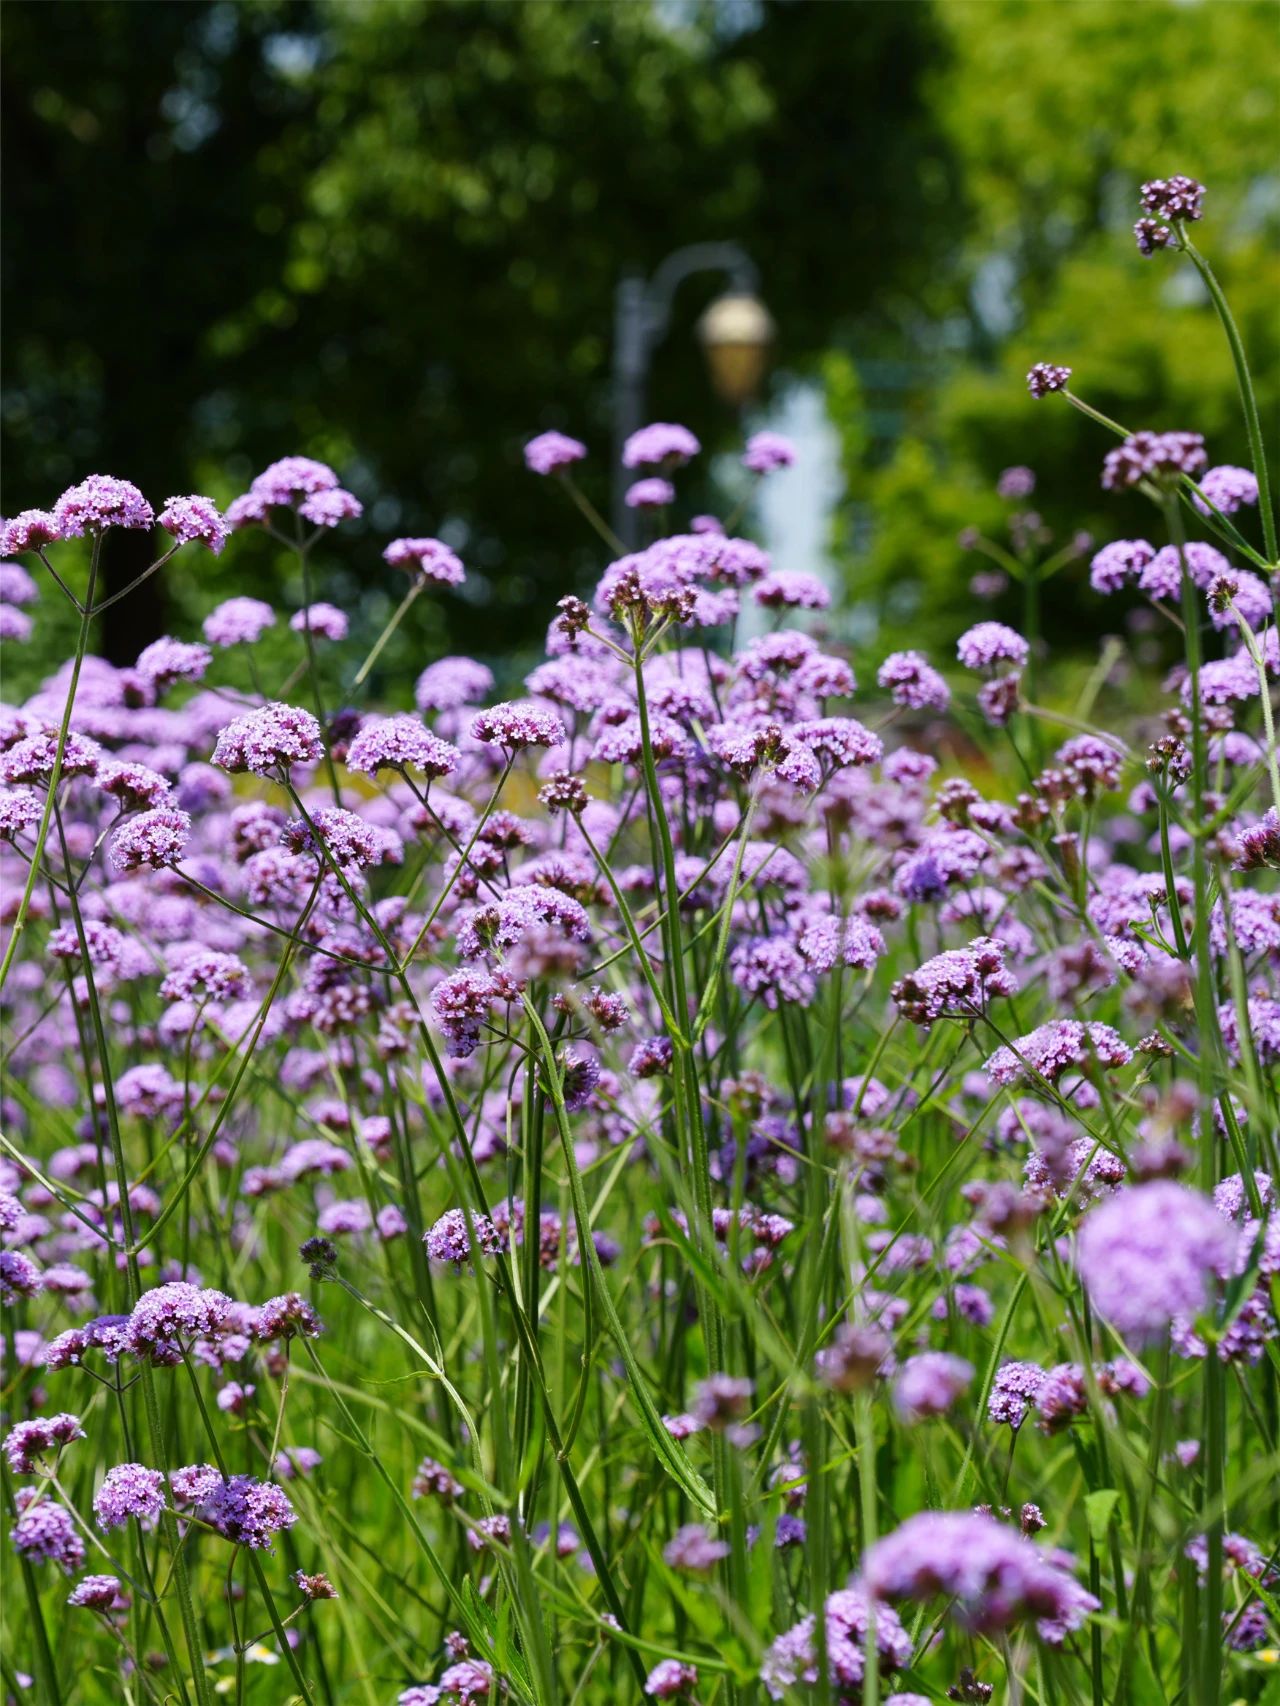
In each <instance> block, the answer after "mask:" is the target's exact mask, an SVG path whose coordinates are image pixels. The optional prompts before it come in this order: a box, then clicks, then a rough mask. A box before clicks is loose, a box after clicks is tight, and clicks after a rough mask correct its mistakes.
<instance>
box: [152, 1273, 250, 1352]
mask: <svg viewBox="0 0 1280 1706" xmlns="http://www.w3.org/2000/svg"><path fill="white" fill-rule="evenodd" d="M231 1309H232V1303H231V1299H230V1298H229V1297H228V1296H227V1295H226V1294H225V1292H221V1291H214V1290H212V1289H211V1288H204V1287H200V1286H195V1285H191V1284H189V1283H188V1282H187V1281H186V1280H172V1281H170V1282H169V1283H168V1284H167V1285H158V1286H154V1287H153V1288H152V1289H151V1290H150V1291H144V1292H143V1294H142V1296H141V1297H140V1298H139V1299H138V1301H137V1302H136V1303H135V1304H134V1306H133V1312H132V1314H131V1315H130V1316H129V1325H128V1329H127V1342H128V1347H129V1349H130V1351H131V1352H132V1353H133V1355H134V1356H136V1357H142V1358H146V1359H148V1360H150V1361H153V1362H178V1361H180V1360H181V1357H182V1347H183V1345H184V1344H189V1343H190V1342H191V1340H193V1339H210V1338H216V1337H217V1335H218V1334H219V1333H221V1332H222V1330H223V1329H224V1327H225V1326H226V1325H227V1322H228V1319H229V1318H230V1315H231Z"/></svg>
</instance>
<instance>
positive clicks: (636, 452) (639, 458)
mask: <svg viewBox="0 0 1280 1706" xmlns="http://www.w3.org/2000/svg"><path fill="white" fill-rule="evenodd" d="M701 449H702V446H701V445H700V444H699V443H698V441H697V439H696V438H695V437H694V436H693V434H692V433H691V432H690V431H689V429H688V427H684V426H678V425H676V424H675V423H673V422H670V421H654V422H653V424H652V425H651V426H646V427H641V428H640V430H639V431H638V432H633V433H632V434H631V437H630V438H629V439H628V440H627V441H626V443H625V444H624V445H623V447H622V466H623V467H624V468H662V467H668V468H678V467H680V465H681V464H682V463H685V462H687V461H688V460H689V459H690V457H692V456H696V455H697V454H698V452H699V451H700V450H701Z"/></svg>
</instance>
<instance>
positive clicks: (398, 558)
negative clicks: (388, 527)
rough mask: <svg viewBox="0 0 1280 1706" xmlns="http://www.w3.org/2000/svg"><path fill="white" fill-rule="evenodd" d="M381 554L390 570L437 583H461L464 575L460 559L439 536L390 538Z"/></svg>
mask: <svg viewBox="0 0 1280 1706" xmlns="http://www.w3.org/2000/svg"><path fill="white" fill-rule="evenodd" d="M382 557H383V561H384V562H387V563H390V565H391V567H392V568H393V569H404V570H405V572H406V573H407V574H411V575H413V576H415V577H416V578H417V579H418V580H421V581H435V583H436V585H437V586H461V585H462V583H463V581H465V580H466V578H467V571H466V570H465V569H464V568H463V566H462V560H461V558H460V557H459V556H458V555H457V553H456V552H454V551H451V550H450V549H449V547H448V546H447V545H445V544H444V543H442V541H441V540H439V539H393V540H392V541H391V543H390V544H389V545H388V546H387V548H386V550H385V551H384V552H383V553H382Z"/></svg>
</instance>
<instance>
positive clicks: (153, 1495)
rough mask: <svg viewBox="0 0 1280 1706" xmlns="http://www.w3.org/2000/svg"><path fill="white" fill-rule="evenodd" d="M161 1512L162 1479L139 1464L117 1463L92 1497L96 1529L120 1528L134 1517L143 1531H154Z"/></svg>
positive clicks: (156, 1473)
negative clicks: (96, 1523)
mask: <svg viewBox="0 0 1280 1706" xmlns="http://www.w3.org/2000/svg"><path fill="white" fill-rule="evenodd" d="M163 1509H164V1476H163V1475H162V1474H161V1473H160V1471H159V1470H158V1469H148V1468H147V1467H146V1466H145V1465H144V1464H141V1463H117V1464H116V1466H115V1468H114V1469H108V1470H107V1473H106V1475H105V1476H104V1477H103V1481H102V1485H101V1486H100V1487H99V1488H98V1491H97V1492H96V1493H95V1494H94V1497H93V1514H94V1516H96V1517H97V1519H98V1526H99V1528H107V1529H110V1528H123V1527H124V1525H125V1523H127V1522H128V1520H129V1518H130V1517H136V1518H137V1520H138V1525H139V1527H141V1528H144V1529H151V1528H154V1527H155V1525H156V1523H157V1522H158V1521H159V1518H160V1513H161V1511H162V1510H163Z"/></svg>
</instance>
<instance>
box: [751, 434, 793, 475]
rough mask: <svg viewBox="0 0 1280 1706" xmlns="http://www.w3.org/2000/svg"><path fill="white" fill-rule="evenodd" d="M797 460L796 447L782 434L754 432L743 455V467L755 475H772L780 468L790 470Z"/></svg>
mask: <svg viewBox="0 0 1280 1706" xmlns="http://www.w3.org/2000/svg"><path fill="white" fill-rule="evenodd" d="M795 459H796V447H795V445H794V444H792V442H791V440H790V439H789V438H784V437H783V436H782V434H781V433H780V432H754V433H752V435H751V437H750V438H749V439H748V440H747V448H746V449H745V450H744V451H743V453H742V466H743V467H744V468H746V469H749V470H750V472H751V473H753V474H772V473H773V472H774V470H775V469H778V468H790V467H792V466H793V465H794V463H795Z"/></svg>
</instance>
